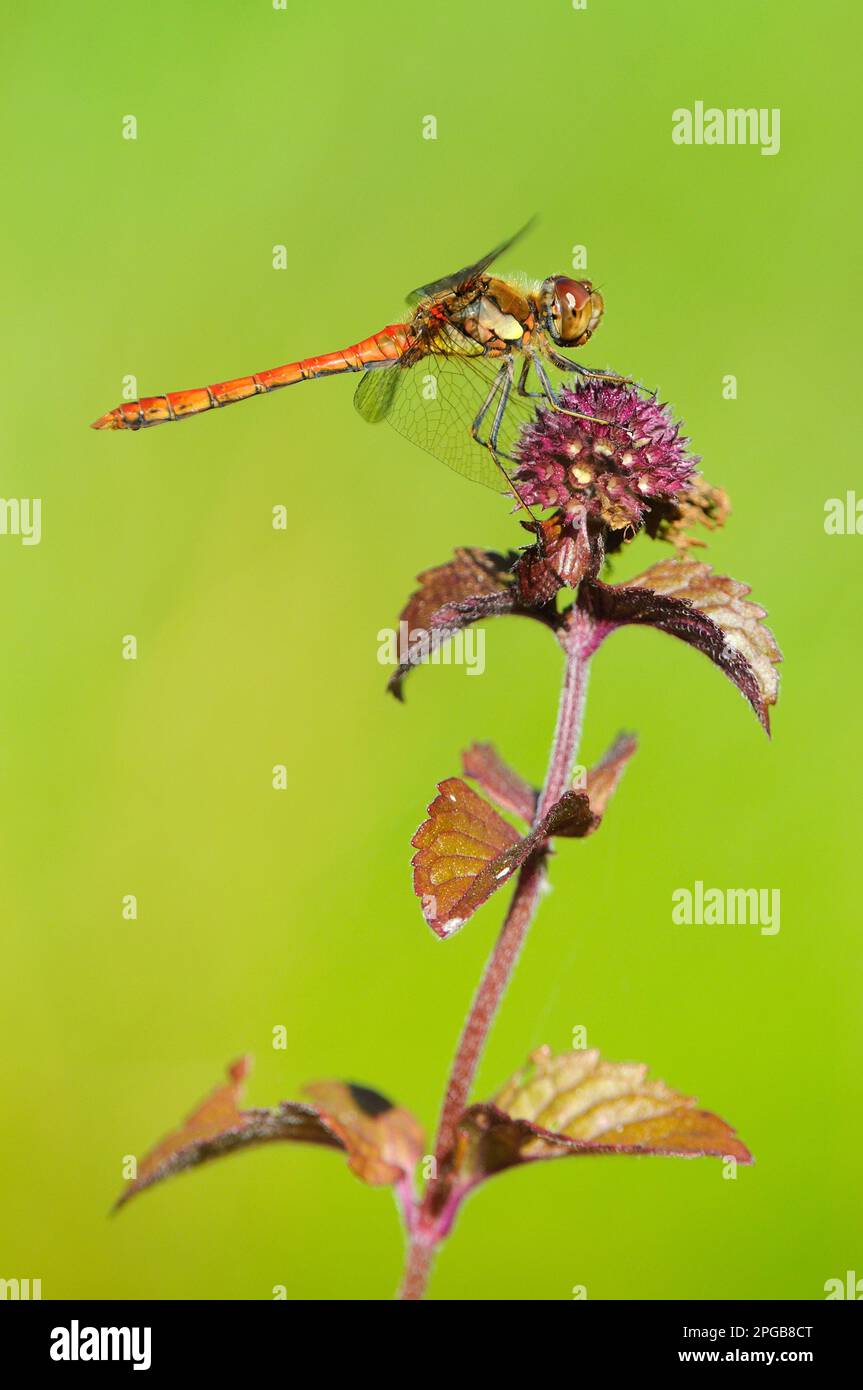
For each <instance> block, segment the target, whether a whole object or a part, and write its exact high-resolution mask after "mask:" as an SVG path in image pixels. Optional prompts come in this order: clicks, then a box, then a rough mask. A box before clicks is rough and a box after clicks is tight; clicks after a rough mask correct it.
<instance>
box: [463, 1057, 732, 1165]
mask: <svg viewBox="0 0 863 1390" xmlns="http://www.w3.org/2000/svg"><path fill="white" fill-rule="evenodd" d="M599 1153H607V1154H668V1155H674V1156H677V1157H679V1158H696V1157H705V1156H713V1157H717V1158H735V1159H736V1160H737V1161H738V1163H751V1162H752V1161H753V1160H752V1155H751V1154H750V1153H749V1150H748V1149H747V1148H746V1147H745V1145H744V1144H743V1143H742V1142H741V1141H740V1140H739V1139H738V1138H737V1136H736V1134H735V1133H734V1130H733V1129H731V1127H730V1126H729V1125H727V1124H726V1123H725V1121H724V1120H721V1119H719V1117H718V1116H716V1115H713V1114H711V1113H710V1112H709V1111H706V1110H700V1109H699V1108H698V1107H697V1104H696V1102H695V1100H694V1099H693V1098H692V1097H690V1096H684V1095H681V1094H679V1093H678V1092H677V1091H673V1090H671V1089H670V1088H669V1087H668V1086H666V1085H665V1083H664V1082H663V1081H654V1080H650V1079H649V1078H648V1076H647V1067H646V1066H644V1065H643V1064H641V1063H633V1062H605V1061H603V1060H602V1059H601V1058H600V1055H599V1053H598V1052H596V1051H589V1052H588V1051H586V1052H577V1051H573V1052H567V1053H563V1054H561V1055H560V1056H557V1057H553V1056H552V1055H551V1052H550V1050H549V1049H548V1048H547V1047H545V1048H540V1049H539V1051H537V1052H535V1053H533V1055H532V1057H531V1065H529V1066H528V1067H527V1068H526V1069H525V1070H524V1071H522V1072H518V1073H517V1074H516V1075H515V1076H514V1077H512V1079H511V1080H510V1081H508V1082H507V1084H506V1085H505V1086H504V1087H503V1088H502V1089H501V1091H500V1092H499V1093H498V1094H497V1095H496V1096H495V1097H494V1099H493V1100H492V1101H491V1102H489V1103H487V1104H482V1105H473V1106H471V1107H470V1108H469V1109H467V1110H466V1111H465V1112H464V1114H463V1115H462V1118H461V1121H460V1124H459V1132H458V1138H457V1141H456V1148H455V1152H454V1154H453V1156H452V1159H451V1173H450V1184H451V1185H454V1186H455V1188H456V1189H461V1190H462V1191H467V1190H468V1189H469V1188H470V1187H472V1186H474V1185H475V1184H476V1183H477V1182H480V1181H482V1180H483V1179H484V1178H487V1177H490V1176H492V1175H493V1174H495V1173H500V1172H503V1171H504V1170H505V1169H507V1168H512V1167H514V1166H516V1165H518V1164H522V1163H531V1162H536V1161H538V1160H541V1159H550V1158H566V1157H568V1156H571V1155H576V1154H599Z"/></svg>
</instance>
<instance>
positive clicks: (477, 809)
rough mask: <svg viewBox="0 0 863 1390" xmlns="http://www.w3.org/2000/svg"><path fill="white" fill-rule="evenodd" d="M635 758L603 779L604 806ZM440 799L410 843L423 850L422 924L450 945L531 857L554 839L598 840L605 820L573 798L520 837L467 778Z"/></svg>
mask: <svg viewBox="0 0 863 1390" xmlns="http://www.w3.org/2000/svg"><path fill="white" fill-rule="evenodd" d="M613 751H614V750H612V752H613ZM630 751H631V750H630ZM492 753H493V750H492ZM629 755H630V753H629V752H624V753H621V754H620V756H617V755H615V761H614V765H615V767H616V768H617V771H616V773H615V772H613V771H612V768H611V764H609V765H608V767H607V768H605V769H604V770H603V771H602V772H601V773H599V783H598V787H599V800H600V802H601V805H603V806H604V805H605V802H606V801H607V800H608V797H609V795H610V794H611V790H612V787H613V784H614V782H616V780H617V777H619V776H620V771H621V770H622V768H623V765H624V763H625V762H626V759H627V758H628V757H629ZM494 756H495V757H496V755H494ZM607 756H608V757H609V758H610V757H611V754H609V755H607ZM486 761H488V760H486ZM599 766H600V767H602V766H603V765H602V764H600V765H599ZM500 767H503V764H500ZM507 790H509V789H507ZM438 791H439V792H440V795H439V796H437V797H436V798H435V800H434V801H433V802H432V803H431V805H430V806H429V808H428V811H429V814H428V820H425V821H423V823H422V825H421V826H420V828H419V830H418V831H417V832H416V834H415V835H414V837H413V839H412V840H411V844H412V845H413V847H414V849H415V850H416V854H415V855H414V857H413V859H412V860H411V863H412V865H413V870H414V892H415V893H416V895H417V897H418V898H419V899H420V900H421V902H422V909H423V916H424V917H425V919H426V921H427V922H428V924H429V926H430V927H431V929H432V931H434V932H435V933H436V934H437V935H438V936H439V937H441V939H443V940H445V939H446V938H447V937H449V936H452V934H453V932H455V931H457V930H458V929H459V927H463V926H464V924H465V922H466V921H467V919H468V918H469V917H470V916H472V915H473V913H474V912H476V910H477V908H478V907H481V906H482V904H483V903H484V902H485V901H486V899H487V898H490V897H491V895H492V893H494V892H496V891H497V889H498V888H501V887H503V885H504V884H505V883H506V882H507V881H508V880H509V879H510V878H511V877H512V875H513V874H514V873H515V871H516V869H520V868H521V866H522V864H524V863H525V861H526V860H527V859H528V858H529V857H530V855H531V854H533V853H535V852H540V851H542V850H544V848H545V845H546V842H547V841H548V840H549V839H551V838H552V837H553V836H555V835H562V836H567V837H568V838H574V837H581V836H584V835H591V834H592V833H593V831H594V830H596V828H597V826H598V825H599V823H600V820H601V815H600V814H597V812H596V811H594V810H593V808H592V807H591V804H590V798H589V795H588V793H587V792H586V791H568V792H565V793H564V795H563V796H562V797H561V798H560V800H559V801H557V802H556V803H555V805H554V806H552V807H551V809H550V810H549V811H548V812H546V814H545V816H543V818H542V820H541V821H540V822H539V823H538V824H537V825H535V826H534V827H533V829H532V830H531V831H530V833H529V834H527V835H525V836H519V834H518V832H517V831H515V830H514V829H513V828H512V826H511V825H509V824H508V823H507V822H506V821H505V820H504V819H503V818H502V817H501V816H499V815H498V813H497V811H496V810H495V809H494V807H493V806H491V805H489V803H488V802H487V801H485V800H484V799H483V798H482V797H481V796H477V794H476V792H475V791H472V790H471V788H470V787H469V786H468V785H467V783H466V782H463V781H462V780H461V778H460V777H450V778H448V779H447V780H446V781H445V782H440V783H439V784H438Z"/></svg>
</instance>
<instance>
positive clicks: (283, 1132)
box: [115, 1057, 423, 1207]
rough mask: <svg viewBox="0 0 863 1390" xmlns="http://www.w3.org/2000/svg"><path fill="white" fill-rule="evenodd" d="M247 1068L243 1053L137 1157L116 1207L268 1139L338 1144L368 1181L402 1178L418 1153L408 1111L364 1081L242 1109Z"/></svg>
mask: <svg viewBox="0 0 863 1390" xmlns="http://www.w3.org/2000/svg"><path fill="white" fill-rule="evenodd" d="M250 1070H251V1059H250V1058H249V1057H243V1058H241V1059H240V1060H239V1061H238V1062H234V1063H233V1064H232V1065H231V1066H230V1067H229V1068H228V1078H229V1079H228V1081H227V1082H223V1083H222V1085H220V1086H217V1087H216V1089H215V1090H214V1091H211V1092H210V1094H209V1095H208V1096H207V1097H206V1099H205V1100H203V1101H202V1102H201V1104H200V1105H199V1106H198V1107H197V1108H196V1109H195V1110H193V1111H192V1113H191V1115H189V1117H188V1119H186V1120H185V1121H184V1123H183V1124H182V1125H181V1126H180V1128H179V1129H177V1130H175V1131H174V1132H173V1133H172V1134H169V1135H168V1136H167V1138H166V1139H163V1140H162V1141H161V1143H159V1144H157V1145H156V1147H155V1148H153V1149H151V1150H150V1152H149V1153H148V1154H147V1155H146V1156H145V1157H144V1158H143V1159H142V1160H141V1162H140V1163H139V1165H138V1173H137V1177H136V1178H135V1180H134V1181H133V1182H131V1183H130V1184H129V1186H128V1187H127V1188H126V1191H125V1192H124V1193H123V1194H122V1195H121V1197H120V1198H119V1200H118V1201H117V1203H116V1204H115V1205H116V1207H121V1206H123V1205H124V1203H126V1202H128V1201H129V1199H130V1197H134V1196H136V1195H137V1193H139V1192H142V1191H143V1190H144V1188H147V1187H151V1186H152V1185H153V1184H154V1183H157V1182H161V1181H162V1180H163V1179H164V1178H169V1177H173V1176H174V1175H175V1174H176V1173H180V1172H182V1171H183V1170H184V1169H185V1168H192V1167H195V1166H197V1165H198V1164H199V1163H205V1162H206V1161H207V1160H209V1159H211V1158H219V1157H221V1156H222V1155H223V1154H228V1153H233V1152H234V1150H236V1149H240V1148H251V1147H253V1146H256V1145H258V1144H265V1143H270V1142H272V1141H280V1142H286V1141H287V1142H293V1143H303V1144H322V1145H324V1146H326V1147H328V1148H335V1149H342V1150H343V1151H344V1153H345V1154H346V1155H347V1159H348V1166H349V1167H350V1169H351V1171H352V1172H353V1173H355V1174H356V1176H357V1177H359V1178H361V1179H362V1180H363V1181H364V1182H367V1183H369V1184H371V1185H372V1186H381V1185H389V1184H394V1183H400V1182H402V1181H404V1180H405V1179H406V1178H407V1177H408V1175H409V1174H410V1172H411V1171H412V1169H413V1167H414V1164H415V1163H416V1161H417V1159H418V1158H419V1157H420V1155H421V1154H422V1151H423V1134H422V1130H421V1129H420V1127H419V1124H418V1122H417V1121H416V1120H415V1119H414V1117H413V1116H412V1115H411V1114H409V1112H408V1111H406V1110H400V1109H398V1108H397V1107H396V1106H394V1105H392V1103H391V1102H390V1101H388V1100H387V1099H386V1098H385V1097H384V1096H381V1095H379V1094H378V1093H377V1092H376V1091H370V1090H368V1089H367V1088H366V1087H364V1086H356V1085H352V1084H350V1083H347V1082H341V1081H329V1082H318V1083H316V1084H315V1085H314V1086H311V1087H309V1088H308V1089H309V1091H310V1093H311V1094H312V1095H313V1098H314V1099H316V1100H317V1102H318V1104H317V1105H306V1104H303V1103H302V1102H300V1101H282V1103H281V1104H280V1105H278V1106H276V1107H275V1109H272V1110H241V1109H240V1102H241V1100H242V1097H243V1093H244V1091H245V1081H246V1078H247V1077H248V1075H249V1072H250Z"/></svg>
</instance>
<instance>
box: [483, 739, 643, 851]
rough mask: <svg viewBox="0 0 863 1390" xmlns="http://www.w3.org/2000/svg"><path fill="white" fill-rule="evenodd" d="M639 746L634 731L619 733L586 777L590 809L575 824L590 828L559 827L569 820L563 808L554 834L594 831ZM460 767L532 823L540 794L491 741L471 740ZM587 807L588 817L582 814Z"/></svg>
mask: <svg viewBox="0 0 863 1390" xmlns="http://www.w3.org/2000/svg"><path fill="white" fill-rule="evenodd" d="M637 747H638V743H637V740H636V738H635V735H634V734H618V736H617V738H616V739H615V741H614V743H613V744H612V745H611V747H610V748H609V749H608V751H607V752H606V753H604V754H603V756H602V758H600V760H599V762H598V763H596V764H595V765H594V766H593V767H591V768H590V769H589V770H588V773H587V779H586V787H585V791H586V795H587V799H588V802H589V808H588V807H585V806H581V807H580V808H579V810H578V813H577V815H576V819H575V822H573V823H575V824H583V825H584V826H589V829H582V830H578V831H567V830H566V829H563V828H561V826H563V825H565V824H567V823H568V820H569V818H568V817H566V818H564V817H563V816H562V810H563V808H561V810H560V811H556V817H557V828H556V829H555V831H554V833H555V834H556V835H567V834H573V833H574V834H581V835H584V834H589V833H590V831H591V830H595V829H596V828H597V826H598V825H599V823H600V821H601V820H602V817H603V815H604V814H605V809H606V807H607V805H608V802H609V800H610V799H611V796H612V794H613V792H614V791H615V789H616V787H617V784H618V782H619V781H620V779H621V777H622V776H623V772H624V769H625V767H626V764H627V763H628V762H629V759H630V758H631V757H632V755H633V753H634V752H635V750H636V748H637ZM462 768H463V770H464V772H465V774H466V775H467V776H468V777H472V778H473V780H474V781H475V782H478V783H479V785H480V786H481V787H482V789H483V791H485V792H487V793H488V795H489V796H490V797H491V798H492V800H493V801H495V802H496V803H497V805H498V806H500V807H502V808H503V810H504V811H510V812H511V813H512V814H513V815H516V816H519V817H520V818H521V819H522V820H524V821H527V823H528V825H530V824H532V822H533V818H534V816H535V815H536V807H537V803H538V800H539V793H538V791H537V790H536V788H535V787H532V786H531V785H530V783H529V782H526V781H525V780H524V778H523V777H520V776H519V774H518V773H517V772H514V771H513V769H512V768H511V767H508V766H507V764H506V763H505V762H504V761H503V759H502V758H501V756H500V754H499V753H498V751H497V749H496V748H495V746H494V744H493V743H474V744H472V745H471V747H470V748H469V749H468V750H467V752H466V753H463V754H462ZM588 809H589V811H590V813H591V814H590V816H587V815H586V814H585V813H586V811H587V810H588Z"/></svg>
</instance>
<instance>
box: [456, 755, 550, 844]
mask: <svg viewBox="0 0 863 1390" xmlns="http://www.w3.org/2000/svg"><path fill="white" fill-rule="evenodd" d="M461 764H462V769H463V771H464V773H465V776H466V777H472V778H473V780H474V781H475V782H478V783H479V785H480V786H481V787H482V789H483V791H484V792H487V793H488V795H489V796H490V797H491V799H492V801H496V802H497V804H498V806H501V807H502V808H503V809H504V811H510V812H511V813H512V814H513V815H514V816H519V817H520V818H521V820H523V821H527V823H528V825H530V823H531V821H532V820H533V817H534V813H535V811H536V789H535V788H534V787H532V786H531V785H530V783H529V782H526V781H525V780H524V778H523V777H520V776H519V774H518V773H517V772H514V771H513V769H512V768H511V767H508V766H507V764H506V763H505V762H504V760H503V758H502V757H501V756H500V754H499V753H498V751H497V749H496V748H495V746H494V744H493V743H473V744H471V746H470V748H468V750H467V752H466V753H462V755H461Z"/></svg>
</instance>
